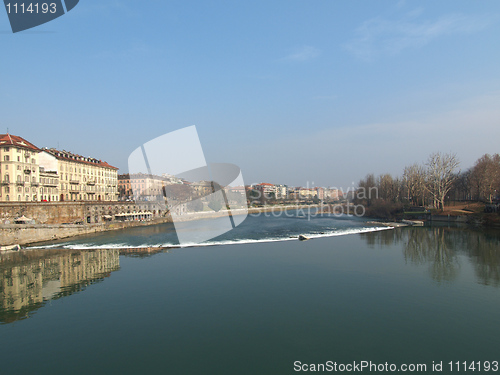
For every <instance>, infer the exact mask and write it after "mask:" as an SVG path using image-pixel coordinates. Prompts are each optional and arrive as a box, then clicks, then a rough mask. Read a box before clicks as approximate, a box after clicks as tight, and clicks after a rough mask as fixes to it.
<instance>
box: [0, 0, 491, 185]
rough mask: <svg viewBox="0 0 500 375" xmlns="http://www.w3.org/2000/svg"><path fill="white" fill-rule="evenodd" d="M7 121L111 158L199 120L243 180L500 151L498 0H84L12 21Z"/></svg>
mask: <svg viewBox="0 0 500 375" xmlns="http://www.w3.org/2000/svg"><path fill="white" fill-rule="evenodd" d="M0 47H1V51H2V54H1V59H0V68H1V69H0V133H4V132H5V131H6V129H7V128H9V131H10V133H12V134H15V135H20V136H22V137H24V138H26V139H27V140H29V141H30V142H33V143H34V144H35V145H37V146H38V147H44V146H45V147H59V148H61V149H66V150H68V151H72V152H75V153H78V154H82V155H85V156H94V157H97V158H99V159H102V160H106V161H107V162H109V163H110V164H112V165H115V166H117V167H119V168H120V173H125V172H127V159H128V156H129V154H130V153H131V152H132V151H133V150H134V149H136V148H137V147H139V146H140V145H141V144H143V143H145V142H147V141H149V140H151V139H153V138H155V137H158V136H160V135H162V134H165V133H167V132H170V131H173V130H177V129H180V128H183V127H186V126H190V125H196V126H197V129H198V133H199V135H200V139H201V143H202V145H203V149H204V151H205V155H206V158H207V160H208V161H211V162H228V163H234V164H237V165H239V166H240V167H241V169H242V171H243V176H244V178H245V182H246V183H253V182H272V183H285V184H290V185H296V186H305V185H306V184H307V183H308V182H309V184H312V182H313V181H314V184H315V185H316V186H338V187H340V186H343V187H348V186H351V183H352V182H353V181H356V182H357V181H359V179H360V178H361V177H364V176H365V175H366V174H367V173H369V172H374V173H377V174H378V173H385V172H389V173H392V174H393V175H400V174H401V173H402V171H403V168H404V166H405V165H409V164H412V163H414V162H421V161H424V160H425V159H426V158H427V156H428V155H429V153H431V152H433V151H444V152H455V153H457V155H458V157H459V159H460V160H461V161H462V168H463V169H466V168H468V167H470V166H471V165H472V164H473V163H474V161H475V160H476V159H477V158H479V157H480V156H481V155H482V154H484V153H497V152H500V147H499V140H500V2H499V1H498V0H490V1H488V0H484V1H481V2H478V1H470V0H468V1H457V0H450V1H439V2H435V1H419V2H415V1H412V2H410V1H347V0H344V1H340V0H337V1H333V0H311V1H305V0H300V1H296V0H279V1H276V0H275V1H273V0H267V1H247V2H243V1H210V0H203V1H168V0H148V1H139V0H80V3H79V4H78V6H77V7H75V8H74V9H73V10H72V11H71V12H69V13H68V14H66V15H64V16H62V17H60V18H58V19H56V20H54V21H52V22H50V23H47V24H45V25H42V26H39V27H37V28H35V29H31V30H28V31H25V32H20V33H17V34H12V33H11V31H10V26H9V24H8V19H7V14H6V12H5V11H3V10H2V9H0Z"/></svg>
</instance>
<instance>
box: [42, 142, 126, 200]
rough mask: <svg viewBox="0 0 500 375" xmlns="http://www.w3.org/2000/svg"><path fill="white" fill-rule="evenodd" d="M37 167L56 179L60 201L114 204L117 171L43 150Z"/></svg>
mask: <svg viewBox="0 0 500 375" xmlns="http://www.w3.org/2000/svg"><path fill="white" fill-rule="evenodd" d="M38 158H39V164H40V167H43V169H44V173H48V172H51V173H52V175H55V174H58V175H59V192H58V193H59V200H60V201H82V200H83V201H116V200H117V199H118V168H116V167H113V166H111V165H109V164H108V163H106V162H104V161H102V160H98V159H94V158H90V157H84V156H81V155H76V154H73V153H71V152H68V151H59V150H56V149H53V148H51V149H47V148H44V149H42V150H40V154H39V157H38Z"/></svg>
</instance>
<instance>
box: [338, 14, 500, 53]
mask: <svg viewBox="0 0 500 375" xmlns="http://www.w3.org/2000/svg"><path fill="white" fill-rule="evenodd" d="M421 14H422V10H421V9H417V10H415V11H414V12H410V13H407V14H406V16H405V17H404V18H403V19H401V20H397V21H391V20H387V19H383V18H380V17H377V18H373V19H371V20H368V21H365V22H364V23H363V24H362V25H361V26H359V27H358V28H357V30H356V37H355V38H353V39H352V40H350V41H349V42H348V43H346V44H345V46H344V47H345V48H346V49H347V50H349V51H351V52H352V53H353V54H354V55H356V56H358V57H360V58H364V59H372V58H374V57H376V56H378V55H381V54H388V55H395V54H398V53H400V52H401V51H402V50H404V49H407V48H420V47H423V46H425V45H426V44H428V43H430V42H432V41H433V40H435V39H437V38H440V37H443V36H449V35H457V34H472V33H475V32H479V31H481V30H484V29H486V28H487V27H489V26H490V25H491V24H492V23H493V21H494V19H493V18H492V17H491V16H487V15H475V16H474V15H463V14H449V15H445V16H442V17H440V18H438V19H436V20H422V19H421V17H420V16H421Z"/></svg>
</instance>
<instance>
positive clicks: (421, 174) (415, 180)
mask: <svg viewBox="0 0 500 375" xmlns="http://www.w3.org/2000/svg"><path fill="white" fill-rule="evenodd" d="M402 184H403V186H404V188H405V193H406V198H407V199H408V201H409V202H411V203H412V204H414V205H418V203H419V199H420V203H421V204H422V205H425V203H424V200H425V171H424V167H422V166H421V165H420V164H416V163H415V164H413V165H410V166H409V167H405V170H404V172H403V178H402Z"/></svg>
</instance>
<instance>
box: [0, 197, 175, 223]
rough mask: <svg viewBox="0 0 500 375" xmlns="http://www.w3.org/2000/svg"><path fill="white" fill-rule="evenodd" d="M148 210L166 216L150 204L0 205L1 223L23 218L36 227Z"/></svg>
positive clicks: (37, 203) (40, 203)
mask: <svg viewBox="0 0 500 375" xmlns="http://www.w3.org/2000/svg"><path fill="white" fill-rule="evenodd" d="M141 211H143V212H144V211H150V212H152V213H153V217H162V216H164V215H165V207H160V206H159V205H158V204H155V203H150V202H139V203H135V202H12V203H10V202H9V203H5V202H3V203H0V224H13V223H14V219H16V218H18V217H20V216H23V215H24V216H26V217H28V218H30V219H33V220H35V223H36V224H64V223H67V224H71V223H77V222H83V223H88V224H91V223H101V222H104V221H105V218H104V216H105V215H109V216H113V215H116V214H121V213H133V212H141Z"/></svg>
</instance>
